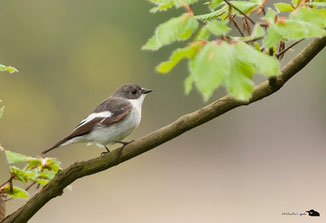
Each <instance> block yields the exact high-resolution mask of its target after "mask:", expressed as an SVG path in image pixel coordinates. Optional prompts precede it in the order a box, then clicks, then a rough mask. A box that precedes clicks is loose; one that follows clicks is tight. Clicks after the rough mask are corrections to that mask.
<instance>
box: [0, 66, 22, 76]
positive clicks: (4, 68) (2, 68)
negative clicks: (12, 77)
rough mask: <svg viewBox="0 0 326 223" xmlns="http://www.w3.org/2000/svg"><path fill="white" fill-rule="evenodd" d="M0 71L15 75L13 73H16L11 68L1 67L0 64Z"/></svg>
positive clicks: (15, 70) (14, 69)
mask: <svg viewBox="0 0 326 223" xmlns="http://www.w3.org/2000/svg"><path fill="white" fill-rule="evenodd" d="M0 71H7V72H9V73H11V74H12V73H15V72H18V70H17V69H16V68H14V67H12V66H5V65H2V64H0Z"/></svg>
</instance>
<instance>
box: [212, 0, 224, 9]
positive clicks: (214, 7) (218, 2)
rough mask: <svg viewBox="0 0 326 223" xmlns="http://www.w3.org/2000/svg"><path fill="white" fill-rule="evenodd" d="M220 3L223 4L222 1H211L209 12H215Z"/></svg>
mask: <svg viewBox="0 0 326 223" xmlns="http://www.w3.org/2000/svg"><path fill="white" fill-rule="evenodd" d="M222 3H224V1H223V0H211V1H210V3H209V5H208V7H209V8H210V9H211V10H215V9H216V8H217V7H219V6H220V5H222Z"/></svg>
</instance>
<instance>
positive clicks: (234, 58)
mask: <svg viewBox="0 0 326 223" xmlns="http://www.w3.org/2000/svg"><path fill="white" fill-rule="evenodd" d="M189 64H190V66H189V67H190V72H191V73H190V76H188V77H187V79H186V81H185V88H186V93H188V92H189V91H190V90H191V89H192V83H195V85H196V87H197V88H198V90H199V91H200V92H201V93H202V95H203V97H204V100H206V101H207V100H208V99H209V98H210V97H211V95H212V94H213V92H214V90H215V89H217V88H218V87H219V86H221V85H224V86H226V87H227V89H228V91H229V92H230V94H231V95H232V96H233V97H235V98H236V99H238V100H243V101H248V100H249V99H250V97H251V93H252V90H253V88H254V86H255V85H254V82H253V81H252V75H253V74H255V73H261V74H264V75H266V76H273V75H277V74H279V72H280V71H279V61H278V60H277V59H276V58H275V57H271V56H268V55H265V54H263V53H261V52H259V51H257V50H256V49H255V48H253V47H251V46H249V45H248V44H246V43H244V42H242V41H238V42H237V43H235V44H233V45H232V44H228V43H226V42H221V41H220V42H210V43H208V44H206V45H205V46H204V47H203V48H202V49H201V50H200V52H199V53H198V54H197V55H196V56H195V58H194V59H193V60H191V61H190V62H189Z"/></svg>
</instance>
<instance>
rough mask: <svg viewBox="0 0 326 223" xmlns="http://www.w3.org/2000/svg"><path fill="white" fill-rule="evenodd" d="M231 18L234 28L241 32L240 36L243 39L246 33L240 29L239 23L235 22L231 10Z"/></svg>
mask: <svg viewBox="0 0 326 223" xmlns="http://www.w3.org/2000/svg"><path fill="white" fill-rule="evenodd" d="M230 9H231V8H230ZM229 18H230V20H231V21H232V23H233V25H234V27H235V28H237V30H238V31H239V33H240V35H241V36H242V37H244V36H245V35H244V33H243V32H242V31H241V29H240V27H239V26H238V23H237V22H236V21H235V20H234V17H233V16H232V14H231V10H229Z"/></svg>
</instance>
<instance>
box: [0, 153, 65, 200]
mask: <svg viewBox="0 0 326 223" xmlns="http://www.w3.org/2000/svg"><path fill="white" fill-rule="evenodd" d="M1 151H3V152H4V153H5V155H6V158H7V161H8V163H9V173H10V178H9V180H8V181H7V182H6V183H4V184H3V185H2V186H1V187H0V196H2V195H8V196H10V197H12V198H28V197H29V194H28V192H27V190H25V189H23V188H21V187H18V186H15V185H13V184H14V183H13V182H14V181H18V182H21V183H24V184H27V183H31V184H33V185H34V184H37V185H39V186H44V185H46V184H47V183H48V182H49V181H50V180H51V179H52V178H53V177H54V176H55V175H56V173H57V172H58V171H59V170H60V169H61V163H60V162H59V161H57V160H56V159H54V158H48V157H46V158H43V157H30V156H26V155H23V154H20V153H16V152H11V151H9V150H4V149H3V148H2V147H1ZM17 163H22V164H24V167H23V168H19V167H17V166H14V164H17Z"/></svg>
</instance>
